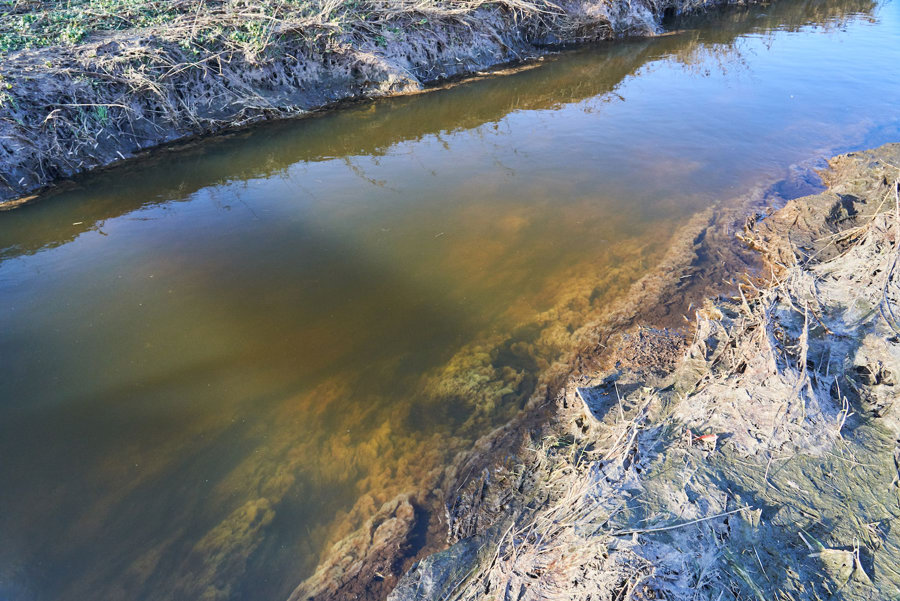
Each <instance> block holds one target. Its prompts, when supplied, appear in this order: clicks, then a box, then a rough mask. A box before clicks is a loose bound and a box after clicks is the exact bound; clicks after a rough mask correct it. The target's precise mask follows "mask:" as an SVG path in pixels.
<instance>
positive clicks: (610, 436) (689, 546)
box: [390, 144, 900, 601]
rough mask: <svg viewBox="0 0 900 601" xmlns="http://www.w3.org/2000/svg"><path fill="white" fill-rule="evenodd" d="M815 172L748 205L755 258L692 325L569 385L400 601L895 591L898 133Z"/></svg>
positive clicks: (645, 336) (899, 507) (647, 337)
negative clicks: (777, 195) (784, 191)
mask: <svg viewBox="0 0 900 601" xmlns="http://www.w3.org/2000/svg"><path fill="white" fill-rule="evenodd" d="M823 179H824V181H825V183H826V184H827V185H828V190H827V191H825V192H823V193H821V194H817V195H813V196H808V197H803V198H799V199H797V200H793V201H790V202H789V203H787V205H786V206H785V207H783V208H781V209H779V210H778V211H776V212H775V213H773V214H771V215H763V214H757V216H756V217H755V218H753V219H750V220H748V222H747V224H746V227H745V231H744V233H743V234H742V235H741V238H742V239H743V240H744V241H745V242H746V243H747V244H749V245H750V246H751V247H753V248H754V249H756V250H757V251H758V252H760V254H761V256H762V258H763V260H764V261H765V269H764V270H762V272H760V274H759V275H758V276H756V277H748V278H747V279H746V280H745V281H744V283H743V284H742V285H741V286H740V290H739V293H738V294H737V295H736V296H734V297H733V298H729V299H720V300H717V301H715V302H707V303H705V304H704V305H703V307H702V308H701V309H700V310H699V311H697V326H696V329H695V331H694V333H693V335H692V336H689V337H687V338H684V337H681V336H679V335H678V334H672V333H669V332H665V331H657V330H641V329H638V330H635V331H633V332H632V333H631V334H630V335H626V336H624V337H623V338H622V339H621V340H620V341H619V344H618V345H616V346H615V347H611V351H612V354H611V355H610V356H609V359H610V360H611V367H610V368H608V369H604V370H601V371H595V372H593V373H591V372H583V373H585V374H586V375H583V376H581V377H578V378H576V379H573V380H571V381H570V382H569V383H568V384H567V385H566V386H565V390H564V392H563V393H561V394H560V395H559V396H558V398H557V407H556V414H555V417H554V418H553V420H552V421H551V422H550V423H549V424H548V425H547V426H546V427H545V428H544V429H543V430H540V431H539V433H538V432H533V433H532V434H531V437H530V440H528V441H527V442H526V443H525V444H523V445H522V455H521V456H522V457H525V456H529V457H530V458H529V459H528V460H526V461H525V462H524V463H522V462H515V461H503V462H494V464H493V465H491V466H489V467H487V468H486V469H485V470H484V472H483V474H482V477H481V478H480V479H478V481H477V482H476V485H475V486H474V487H471V486H470V487H468V488H467V489H465V490H462V491H461V492H460V495H459V501H461V502H459V503H458V505H459V506H460V507H463V509H462V510H461V511H457V510H456V506H451V508H450V523H451V528H450V535H451V540H455V541H456V542H455V544H454V545H453V546H451V547H450V548H449V549H448V550H446V551H443V552H441V553H438V554H436V555H433V556H431V557H428V558H426V559H425V560H423V561H421V562H419V563H418V564H417V565H416V566H415V567H414V568H413V569H412V570H411V571H410V572H409V573H408V574H407V575H406V576H404V578H403V579H402V580H401V581H400V583H399V584H398V586H397V587H396V589H395V590H394V592H393V593H392V595H391V597H390V599H393V600H395V601H406V600H413V599H415V600H420V599H476V598H484V597H488V598H498V599H537V598H554V599H556V598H558V599H583V598H591V599H655V598H669V599H696V598H703V599H706V598H709V599H717V598H720V595H723V594H725V595H728V598H736V599H771V598H789V599H812V598H846V599H875V598H885V597H890V596H895V595H897V594H898V593H900V573H898V572H897V570H896V565H898V558H900V534H898V530H897V529H896V527H895V526H896V520H898V519H900V503H898V471H897V470H898V468H897V459H896V457H897V454H896V453H897V451H896V444H895V441H896V440H897V438H898V436H900V413H898V408H897V407H896V406H894V400H895V399H896V392H895V386H896V378H897V377H898V374H900V347H898V342H897V340H898V331H900V329H898V322H897V317H896V306H897V302H898V300H900V288H898V286H897V280H896V269H897V258H898V256H900V193H898V185H900V145H897V144H894V145H887V146H884V147H881V148H879V149H876V150H873V151H867V152H859V153H851V154H848V155H843V156H839V157H836V158H835V159H832V161H831V162H830V168H829V170H827V171H826V172H824V173H823ZM460 523H464V524H465V525H466V527H463V528H459V527H456V528H454V524H460ZM722 598H724V597H722Z"/></svg>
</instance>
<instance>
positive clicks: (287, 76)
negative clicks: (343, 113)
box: [0, 0, 746, 209]
mask: <svg viewBox="0 0 900 601" xmlns="http://www.w3.org/2000/svg"><path fill="white" fill-rule="evenodd" d="M743 3H746V2H744V1H743V0H741V1H740V2H731V1H729V0H706V1H694V0H664V1H660V2H656V1H650V0H643V1H639V2H606V1H598V0H569V1H566V2H560V3H553V2H549V1H548V0H535V1H527V0H504V1H502V2H482V1H476V2H431V1H429V2H334V1H331V0H318V1H316V2H304V3H294V2H275V1H269V2H263V3H252V4H251V3H244V2H199V3H198V2H178V3H169V2H133V1H131V0H106V1H104V2H101V3H96V2H87V1H81V2H66V3H57V2H50V3H48V2H43V3H37V2H26V1H24V0H10V1H7V2H3V3H0V57H2V61H0V209H2V208H7V209H8V208H12V207H15V206H18V205H20V204H22V203H24V202H28V201H29V200H31V199H32V196H33V195H34V193H36V192H38V191H41V190H44V189H46V188H47V187H48V186H50V185H53V184H56V183H59V182H61V181H64V180H66V179H68V178H72V177H75V176H77V175H79V174H83V173H86V172H89V171H92V170H96V169H98V168H101V167H105V166H107V165H111V164H113V163H119V162H123V161H127V160H129V159H133V158H136V157H140V156H142V155H143V154H144V153H145V152H146V151H147V150H148V149H151V148H154V147H158V146H160V145H163V144H169V143H173V142H177V141H184V140H187V139H190V138H194V137H197V136H204V135H209V134H215V133H220V132H223V131H227V130H230V129H234V128H240V127H243V126H246V125H248V124H251V123H254V122H258V121H262V120H271V119H284V118H288V117H294V116H301V115H305V114H309V113H311V112H314V111H318V110H321V109H324V108H327V107H330V106H333V105H335V104H336V103H340V102H344V101H349V100H358V99H365V98H377V97H383V96H392V95H399V94H412V93H418V92H422V91H424V90H425V89H426V88H427V87H429V86H433V85H435V84H437V83H439V82H441V81H445V80H448V79H451V78H455V77H462V76H466V75H473V74H477V73H478V72H480V71H482V70H485V69H489V68H492V67H496V66H498V65H504V64H509V63H522V62H523V61H526V60H528V59H532V58H536V57H539V56H542V55H545V54H547V53H548V52H551V51H553V50H554V49H556V48H559V47H561V46H565V45H569V44H573V43H582V42H591V41H598V40H606V39H611V38H615V37H620V36H634V35H653V34H656V33H659V32H660V30H661V22H662V19H663V18H664V17H666V16H669V15H675V14H679V13H683V12H689V11H697V10H701V9H703V8H706V7H710V6H713V5H719V4H743Z"/></svg>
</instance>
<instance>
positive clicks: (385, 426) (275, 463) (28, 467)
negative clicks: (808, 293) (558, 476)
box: [0, 0, 900, 601]
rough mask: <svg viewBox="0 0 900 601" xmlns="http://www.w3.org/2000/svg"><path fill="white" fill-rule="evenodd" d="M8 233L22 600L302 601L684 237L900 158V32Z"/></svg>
mask: <svg viewBox="0 0 900 601" xmlns="http://www.w3.org/2000/svg"><path fill="white" fill-rule="evenodd" d="M671 25H672V26H673V27H677V28H679V29H680V31H679V32H677V33H674V34H671V35H667V36H664V37H661V38H657V39H651V40H629V41H622V42H618V43H615V44H606V45H600V46H597V47H593V48H590V49H583V50H579V51H575V52H567V53H563V54H561V55H558V56H555V57H552V58H550V59H548V60H545V61H543V62H542V63H541V64H540V65H538V66H537V67H536V68H533V69H529V70H525V71H522V72H520V73H516V74H514V75H510V76H505V77H498V78H486V79H482V80H479V81H473V82H469V83H466V84H464V85H460V86H456V87H453V88H451V89H446V90H440V91H436V92H433V93H429V94H426V95H422V96H418V97H407V98H400V99H394V100H387V101H380V102H375V103H369V104H365V105H359V106H355V107H351V108H349V109H345V110H342V111H340V112H336V113H332V114H328V115H324V116H319V117H315V118H312V119H306V120H301V121H296V122H291V123H283V124H279V125H274V126H265V127H260V128H256V129H254V130H252V131H250V132H245V133H242V134H240V135H233V136H229V137H222V138H219V139H216V140H212V141H208V142H206V143H203V144H200V145H197V146H196V147H193V148H190V149H184V150H181V151H179V152H177V153H166V154H161V155H159V156H157V157H155V158H153V159H152V160H148V161H146V162H144V163H142V164H140V165H136V166H132V167H128V168H123V169H116V170H112V171H110V172H108V173H105V174H102V175H100V176H96V177H92V178H89V179H88V180H86V181H85V182H83V183H82V185H81V186H80V187H79V188H77V189H75V190H71V191H68V192H66V193H63V194H59V195H56V196H54V197H53V198H51V199H48V200H47V201H45V202H39V203H36V204H34V205H31V206H26V207H23V208H21V209H18V210H16V211H12V212H10V213H6V214H2V215H0V356H2V358H3V368H4V370H3V374H2V376H0V599H10V600H17V601H18V600H40V601H43V600H47V601H49V600H62V601H65V600H70V599H71V600H76V599H77V600H82V599H103V600H105V599H109V600H119V599H122V600H138V599H197V598H201V597H203V598H206V599H235V600H238V599H240V600H256V599H260V600H262V599H265V600H270V599H279V598H286V597H287V596H288V595H289V593H290V591H291V590H292V589H293V587H294V586H296V585H297V584H298V583H299V582H300V581H301V580H303V579H304V578H305V577H307V576H309V575H310V574H311V573H312V572H313V570H314V569H315V566H316V564H317V562H318V561H319V559H320V557H321V554H322V553H323V552H324V551H325V550H327V548H328V547H329V545H330V544H331V543H333V542H334V541H336V540H339V539H340V538H341V537H342V536H344V535H346V534H348V533H350V532H352V531H353V530H354V529H355V528H356V527H358V526H359V525H360V524H361V523H363V521H364V520H365V519H367V518H368V517H369V516H371V515H372V514H373V513H374V511H376V510H377V508H378V507H379V506H380V505H381V504H382V503H384V502H385V501H388V500H390V499H392V498H393V497H395V496H396V495H397V494H399V493H403V492H405V491H409V490H414V489H416V487H417V486H420V485H421V483H423V482H428V481H429V474H431V475H433V474H434V471H435V470H436V469H438V468H440V467H441V466H442V465H445V464H446V463H447V462H448V461H450V460H451V459H452V457H453V456H454V455H455V453H457V452H458V451H460V450H464V449H465V448H467V446H468V445H469V444H470V443H471V441H472V440H473V439H475V438H476V437H478V436H480V435H482V434H484V433H485V432H487V431H489V430H490V428H492V427H493V426H495V425H497V424H499V423H502V422H503V421H504V420H507V419H509V417H510V416H512V415H514V414H515V412H516V411H518V410H519V409H520V408H521V407H522V405H523V404H524V402H525V401H526V400H527V398H528V397H529V395H530V394H531V393H532V392H533V391H534V389H535V386H536V384H537V382H538V379H539V377H540V374H541V373H542V372H543V370H546V368H547V366H548V365H550V364H551V363H552V362H553V361H555V360H557V359H559V358H560V357H562V356H564V355H565V353H566V352H567V351H568V350H569V349H570V348H571V346H572V344H573V333H574V332H576V331H577V330H578V328H579V327H581V326H582V325H584V324H585V323H588V322H589V321H591V320H592V319H594V318H596V317H597V316H599V315H602V314H603V311H604V310H605V308H607V307H608V306H609V304H610V303H611V302H612V301H614V300H615V299H617V298H619V297H620V296H621V295H622V294H623V293H624V291H625V290H627V288H628V286H629V285H630V284H631V283H633V282H634V281H635V280H637V279H638V278H639V277H640V276H641V275H643V274H645V273H647V271H648V270H650V269H651V268H652V267H653V266H654V265H656V264H657V263H658V262H659V260H660V258H661V256H662V254H663V253H664V252H665V250H666V247H667V245H668V243H669V241H670V239H671V237H672V235H673V234H674V232H675V231H676V230H677V229H678V227H679V226H680V225H682V224H684V223H686V222H687V221H688V220H689V219H690V218H691V216H692V215H694V214H695V213H697V212H698V211H701V210H703V209H705V208H707V207H709V206H711V205H712V204H714V203H717V202H727V201H729V199H734V198H738V197H740V196H741V195H743V194H746V193H747V191H749V190H750V189H752V188H754V187H755V186H759V185H760V184H765V183H767V182H771V181H773V180H775V179H778V178H781V177H783V176H784V175H785V174H786V173H787V169H788V167H789V166H790V165H792V164H795V163H798V162H802V161H807V160H808V159H810V158H813V157H821V156H825V155H829V154H832V153H834V152H839V151H844V150H849V149H853V148H862V147H868V146H872V145H877V144H881V143H884V142H888V141H897V140H900V102H898V100H897V99H898V98H900V70H898V69H897V65H900V7H898V5H897V4H896V3H895V2H887V3H871V2H867V1H863V0H821V1H817V2H796V1H792V0H786V1H784V2H777V3H775V4H772V5H770V6H764V7H756V8H752V9H733V10H726V11H723V12H720V13H716V14H715V15H714V16H712V17H708V18H703V19H687V20H684V21H682V22H678V23H673V24H671Z"/></svg>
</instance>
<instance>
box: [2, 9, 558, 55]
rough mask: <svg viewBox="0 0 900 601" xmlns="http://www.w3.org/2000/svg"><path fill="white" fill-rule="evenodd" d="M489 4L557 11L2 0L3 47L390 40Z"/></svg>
mask: <svg viewBox="0 0 900 601" xmlns="http://www.w3.org/2000/svg"><path fill="white" fill-rule="evenodd" d="M485 5H492V6H496V7H500V8H504V9H508V10H513V11H517V12H520V13H522V14H553V13H556V12H558V9H557V7H556V6H555V5H554V4H553V3H552V2H551V1H550V0H497V1H493V2H488V1H486V0H380V1H378V0H351V1H349V2H344V1H341V0H261V1H259V2H251V1H250V0H171V1H170V0H44V1H41V0H0V54H5V53H9V52H14V51H17V50H22V49H28V48H42V47H47V46H54V45H62V46H66V45H74V44H78V43H80V42H82V41H85V40H86V39H87V38H88V37H89V36H90V35H92V34H95V33H102V32H113V31H123V30H131V29H142V28H159V27H160V26H165V30H163V31H161V32H159V35H165V36H166V37H170V38H172V39H177V40H179V42H180V43H181V44H182V46H183V47H185V48H186V49H194V50H196V51H208V50H218V49H221V48H227V47H236V48H241V49H243V50H246V51H250V52H254V53H259V52H262V51H263V50H265V49H266V48H268V47H269V46H270V45H271V44H272V42H273V41H275V40H276V39H277V38H278V37H280V36H282V35H286V34H289V33H290V34H299V35H302V36H307V35H309V36H311V37H317V36H318V35H320V34H323V33H324V34H326V35H328V34H335V33H343V34H349V35H351V36H354V35H360V34H361V35H363V36H365V37H370V38H373V39H374V40H375V41H376V43H377V44H380V45H382V46H384V45H386V44H387V38H386V37H385V34H390V33H393V34H394V35H399V34H401V32H402V31H403V29H402V28H401V27H397V24H398V23H397V22H398V21H403V25H404V27H409V26H413V27H415V26H426V25H428V24H429V22H430V21H431V20H433V19H445V18H457V19H458V18H462V17H464V16H465V15H467V14H469V13H471V12H473V11H474V10H476V9H478V8H481V7H482V6H485Z"/></svg>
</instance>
